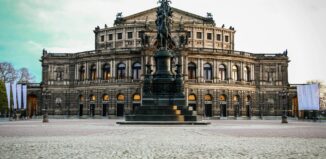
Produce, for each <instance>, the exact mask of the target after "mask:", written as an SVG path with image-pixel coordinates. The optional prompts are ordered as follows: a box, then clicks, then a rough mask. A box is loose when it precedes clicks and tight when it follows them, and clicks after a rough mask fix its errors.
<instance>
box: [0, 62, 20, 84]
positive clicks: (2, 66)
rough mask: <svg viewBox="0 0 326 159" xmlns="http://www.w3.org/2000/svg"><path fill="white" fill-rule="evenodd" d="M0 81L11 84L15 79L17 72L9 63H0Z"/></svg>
mask: <svg viewBox="0 0 326 159" xmlns="http://www.w3.org/2000/svg"><path fill="white" fill-rule="evenodd" d="M0 79H1V80H2V81H4V82H13V81H15V80H16V79H17V71H16V70H15V68H14V66H13V65H12V64H11V63H9V62H1V63H0Z"/></svg>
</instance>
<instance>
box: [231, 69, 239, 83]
mask: <svg viewBox="0 0 326 159" xmlns="http://www.w3.org/2000/svg"><path fill="white" fill-rule="evenodd" d="M232 78H233V80H235V81H239V77H238V67H237V66H235V65H234V66H232Z"/></svg>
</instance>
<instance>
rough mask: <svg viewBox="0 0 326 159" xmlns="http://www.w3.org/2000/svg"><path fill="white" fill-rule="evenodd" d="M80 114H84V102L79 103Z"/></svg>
mask: <svg viewBox="0 0 326 159" xmlns="http://www.w3.org/2000/svg"><path fill="white" fill-rule="evenodd" d="M79 116H83V104H79Z"/></svg>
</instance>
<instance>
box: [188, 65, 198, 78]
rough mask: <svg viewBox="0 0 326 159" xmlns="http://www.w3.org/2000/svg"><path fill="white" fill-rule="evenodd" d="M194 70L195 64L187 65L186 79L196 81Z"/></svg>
mask: <svg viewBox="0 0 326 159" xmlns="http://www.w3.org/2000/svg"><path fill="white" fill-rule="evenodd" d="M196 69H197V66H196V64H195V63H193V62H190V63H188V79H196Z"/></svg>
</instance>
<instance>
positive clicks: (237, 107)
mask: <svg viewBox="0 0 326 159" xmlns="http://www.w3.org/2000/svg"><path fill="white" fill-rule="evenodd" d="M232 100H233V103H234V108H235V109H234V116H235V117H237V116H240V115H241V113H240V109H241V108H240V102H239V101H240V97H239V95H235V96H233V98H232Z"/></svg>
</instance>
